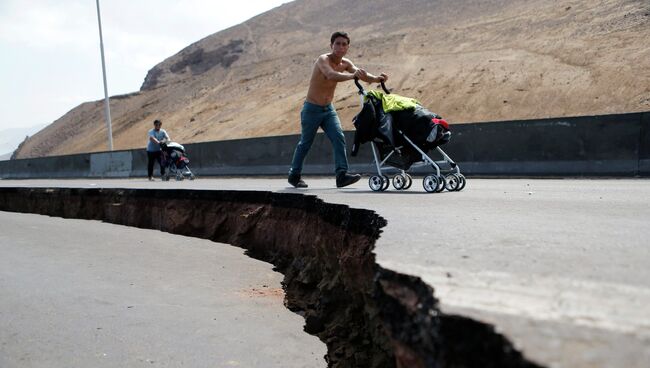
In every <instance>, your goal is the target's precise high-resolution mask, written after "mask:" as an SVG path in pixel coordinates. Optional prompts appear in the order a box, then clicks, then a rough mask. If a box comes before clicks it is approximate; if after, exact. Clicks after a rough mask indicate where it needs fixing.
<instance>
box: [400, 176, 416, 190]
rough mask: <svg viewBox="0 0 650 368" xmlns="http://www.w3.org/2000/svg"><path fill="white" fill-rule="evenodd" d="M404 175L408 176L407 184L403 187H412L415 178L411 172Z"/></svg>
mask: <svg viewBox="0 0 650 368" xmlns="http://www.w3.org/2000/svg"><path fill="white" fill-rule="evenodd" d="M404 176H406V185H404V188H402V189H404V190H406V189H408V188H410V187H411V184H413V178H412V177H411V175H409V174H404Z"/></svg>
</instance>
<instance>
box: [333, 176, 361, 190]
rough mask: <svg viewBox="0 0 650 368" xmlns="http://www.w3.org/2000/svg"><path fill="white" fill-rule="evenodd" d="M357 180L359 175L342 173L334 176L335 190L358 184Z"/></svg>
mask: <svg viewBox="0 0 650 368" xmlns="http://www.w3.org/2000/svg"><path fill="white" fill-rule="evenodd" d="M359 179H361V175H359V174H348V173H342V174H339V175H336V187H337V188H343V187H347V186H348V185H350V184H354V183H356V182H358V181H359Z"/></svg>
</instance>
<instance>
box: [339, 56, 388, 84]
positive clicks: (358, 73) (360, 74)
mask: <svg viewBox="0 0 650 368" xmlns="http://www.w3.org/2000/svg"><path fill="white" fill-rule="evenodd" d="M346 60H347V59H346ZM347 62H348V63H349V65H350V66H349V67H348V71H349V72H350V73H353V74H354V76H355V77H357V78H359V79H361V80H362V81H364V82H366V83H379V82H385V81H387V80H388V75H386V74H385V73H381V74H380V75H379V76H376V75H372V74H370V73H368V72H367V71H365V70H364V69H361V68H357V67H356V66H355V65H354V64H353V63H352V61H350V60H347Z"/></svg>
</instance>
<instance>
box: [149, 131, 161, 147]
mask: <svg viewBox="0 0 650 368" xmlns="http://www.w3.org/2000/svg"><path fill="white" fill-rule="evenodd" d="M154 135H155V133H153V132H149V140H150V141H151V142H153V143H156V144H158V143H160V142H158V140H157V139H156V137H155V136H154Z"/></svg>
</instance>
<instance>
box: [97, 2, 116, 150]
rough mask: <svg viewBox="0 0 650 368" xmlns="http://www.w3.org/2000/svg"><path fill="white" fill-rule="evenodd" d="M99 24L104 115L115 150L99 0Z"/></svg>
mask: <svg viewBox="0 0 650 368" xmlns="http://www.w3.org/2000/svg"><path fill="white" fill-rule="evenodd" d="M97 23H98V24H99V49H100V50H101V54H102V74H103V75H104V113H105V115H106V127H107V128H108V150H109V151H112V150H113V128H112V127H111V107H110V105H109V101H108V86H107V85H106V63H105V62H104V39H103V37H102V17H101V16H100V14H99V0H97Z"/></svg>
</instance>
